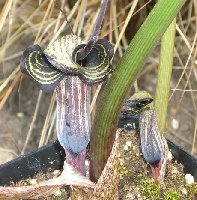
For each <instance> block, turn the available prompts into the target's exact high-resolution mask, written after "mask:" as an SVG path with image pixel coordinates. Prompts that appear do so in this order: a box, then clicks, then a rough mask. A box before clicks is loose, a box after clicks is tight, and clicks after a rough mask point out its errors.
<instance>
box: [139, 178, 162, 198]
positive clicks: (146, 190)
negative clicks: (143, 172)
mask: <svg viewBox="0 0 197 200" xmlns="http://www.w3.org/2000/svg"><path fill="white" fill-rule="evenodd" d="M140 190H141V193H142V195H143V196H144V197H146V198H147V199H152V200H159V199H160V197H161V191H160V188H159V186H158V184H157V182H155V181H154V180H152V179H149V178H148V179H146V180H144V181H142V183H141V186H140Z"/></svg>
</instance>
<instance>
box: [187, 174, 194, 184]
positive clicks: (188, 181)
mask: <svg viewBox="0 0 197 200" xmlns="http://www.w3.org/2000/svg"><path fill="white" fill-rule="evenodd" d="M185 181H186V183H187V184H192V183H193V182H194V177H193V176H192V175H191V174H185Z"/></svg>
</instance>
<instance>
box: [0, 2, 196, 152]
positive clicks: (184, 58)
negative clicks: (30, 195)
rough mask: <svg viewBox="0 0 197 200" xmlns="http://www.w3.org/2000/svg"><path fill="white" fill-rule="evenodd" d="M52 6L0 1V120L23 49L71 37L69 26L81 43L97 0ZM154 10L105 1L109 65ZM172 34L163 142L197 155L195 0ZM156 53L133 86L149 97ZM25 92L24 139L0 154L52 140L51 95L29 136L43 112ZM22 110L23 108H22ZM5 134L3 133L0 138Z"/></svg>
mask: <svg viewBox="0 0 197 200" xmlns="http://www.w3.org/2000/svg"><path fill="white" fill-rule="evenodd" d="M54 2H55V1H54V0H37V1H30V0H25V1H22V0H15V1H12V0H8V1H6V0H4V1H1V2H0V8H2V9H1V10H0V32H1V34H0V41H1V46H0V110H1V111H0V115H1V116H0V120H3V118H4V112H9V107H8V106H7V105H10V103H9V102H10V99H12V98H11V97H12V96H13V98H17V97H15V94H14V93H15V92H14V91H17V93H20V88H21V86H23V87H24V80H25V79H26V76H24V75H22V74H21V72H20V69H19V60H20V56H21V54H22V52H23V51H24V49H25V48H26V47H28V46H30V45H32V44H39V45H40V46H42V47H43V48H45V47H46V46H47V45H48V44H49V43H52V42H53V41H54V40H55V39H57V38H58V37H60V36H61V35H64V34H72V33H71V28H70V27H72V31H74V32H75V33H76V34H77V35H82V37H85V38H86V37H87V36H88V35H89V34H90V30H91V27H92V25H93V24H94V20H95V15H96V13H97V9H98V7H99V5H100V1H98V0H89V1H87V0H78V1H76V4H73V2H74V0H67V1H65V0H59V1H56V2H55V3H54ZM115 2H116V3H115ZM153 5H154V1H153V0H152V1H151V0H150V1H146V0H134V1H132V2H131V1H128V0H124V1H121V0H117V1H111V2H110V5H109V7H108V11H107V14H106V16H105V19H104V23H103V27H102V30H101V34H100V36H101V37H104V36H105V37H107V38H108V39H109V40H110V42H112V43H113V44H114V45H115V50H116V55H115V59H114V63H116V62H117V60H118V59H119V58H120V57H121V56H122V54H123V53H124V50H125V49H126V48H127V46H128V43H129V41H130V39H131V38H132V37H133V35H134V34H135V32H136V31H137V29H138V28H139V26H140V24H141V23H142V22H143V21H144V19H145V17H146V16H147V14H148V13H149V11H150V10H151V8H152V6H153ZM60 8H61V9H62V10H64V11H65V13H66V16H67V18H68V20H69V21H70V25H68V23H67V20H65V15H64V14H63V13H62V12H61V11H60ZM176 29H177V33H176V46H175V51H174V67H173V76H172V82H171V88H172V92H171V97H170V102H169V115H168V124H167V132H168V137H170V138H171V139H173V140H175V141H176V142H177V143H178V144H181V145H182V146H183V147H184V148H186V149H187V150H188V151H190V152H191V153H194V154H195V155H197V141H196V133H197V109H196V105H197V64H195V60H196V57H197V56H196V54H197V48H196V39H197V2H196V1H195V0H190V1H189V0H188V1H187V3H186V4H185V6H184V7H183V8H182V10H181V12H180V13H179V15H178V16H177V26H176ZM142 48H143V47H142ZM158 50H159V44H158V46H157V47H156V49H155V51H154V52H153V53H152V55H151V56H150V58H149V59H148V60H147V63H146V64H145V67H144V70H143V71H142V72H141V74H140V77H139V79H138V87H139V88H140V89H146V90H148V91H149V92H151V93H154V90H155V81H156V72H157V66H158V60H159V51H158ZM27 87H28V86H27ZM28 90H30V91H29V92H30V93H29V94H27V93H26V95H38V96H37V103H36V104H35V105H31V106H30V109H31V111H32V112H30V113H31V116H30V119H31V120H29V121H28V123H27V124H26V126H27V127H29V131H27V132H25V131H24V130H23V129H22V130H21V132H22V134H23V137H20V135H19V136H18V138H17V137H15V139H14V140H21V142H20V143H18V142H17V141H12V142H10V143H8V144H7V146H3V148H1V149H0V152H1V151H3V149H4V150H5V151H7V149H11V148H12V147H13V143H14V144H15V145H14V147H13V149H12V150H9V151H16V153H15V154H20V153H24V152H25V150H26V148H27V146H30V145H31V143H32V141H33V140H34V139H35V137H36V138H37V139H36V140H35V143H36V145H37V146H42V145H43V144H46V143H47V142H48V141H49V139H50V138H52V135H53V134H52V133H53V132H55V129H54V124H55V123H54V121H55V117H54V116H55V114H54V113H55V111H56V110H55V103H54V95H53V96H52V97H51V102H50V104H49V107H48V109H49V110H48V111H46V113H45V122H43V128H42V129H39V130H38V132H37V133H33V130H34V127H35V126H36V123H37V122H38V121H39V120H40V119H39V115H38V111H39V110H40V109H41V110H42V107H43V104H44V103H45V102H43V100H42V93H39V94H37V93H35V94H34V92H33V93H32V91H31V88H30V89H28V88H27V91H28ZM23 95H24V94H23ZM43 95H44V94H43ZM19 96H20V95H19ZM21 98H22V97H21ZM19 101H20V99H19ZM11 103H15V101H11ZM19 103H20V102H19ZM21 106H22V107H23V105H21ZM20 113H21V111H20V108H19V110H17V113H13V112H10V115H14V116H15V117H16V118H17V116H19V114H20ZM22 115H24V116H23V120H24V121H25V118H26V115H25V113H22ZM12 117H13V116H12ZM172 122H173V123H172ZM176 123H177V124H178V125H177V127H176ZM16 126H18V124H16ZM5 133H6V131H5V129H4V132H2V133H1V134H2V135H4V134H5ZM9 134H11V135H15V130H14V129H13V133H11V132H9ZM35 134H36V136H35ZM30 141H31V142H30ZM0 145H1V144H0ZM9 145H10V146H9ZM34 146H35V145H34ZM16 149H17V150H16ZM28 149H31V148H28Z"/></svg>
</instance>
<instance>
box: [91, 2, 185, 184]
mask: <svg viewBox="0 0 197 200" xmlns="http://www.w3.org/2000/svg"><path fill="white" fill-rule="evenodd" d="M184 2H185V0H173V1H172V0H164V1H159V2H158V3H157V4H156V5H155V7H154V8H153V10H152V11H151V13H150V14H149V16H148V17H147V19H146V20H145V22H144V23H143V25H142V26H141V28H140V29H139V31H138V33H137V34H136V36H135V37H134V39H133V40H132V42H131V43H130V45H129V47H128V49H127V51H126V52H125V53H124V55H123V57H122V58H121V59H120V61H119V63H118V66H117V67H116V69H115V71H114V73H113V74H112V76H111V78H110V80H109V82H108V83H107V85H106V86H105V87H104V88H103V91H102V92H101V94H100V96H99V98H98V102H97V103H98V104H97V108H96V115H95V118H94V125H93V128H92V134H91V145H90V146H91V147H90V148H91V150H90V153H91V163H90V178H91V180H93V181H96V180H98V178H99V177H100V174H101V172H102V170H103V168H104V166H105V164H106V161H107V159H108V157H109V154H110V152H111V148H112V145H113V141H114V138H115V132H116V125H117V121H118V115H119V111H120V109H121V106H122V103H123V101H124V98H125V96H126V94H127V93H128V91H129V89H130V87H131V86H132V84H133V82H134V80H135V78H136V76H137V74H138V73H139V71H140V69H141V68H142V65H143V63H144V62H145V60H146V58H147V57H148V55H149V54H150V52H151V51H152V50H153V48H154V46H155V45H156V43H157V42H158V41H159V39H160V38H161V36H162V34H163V33H164V32H165V30H166V29H167V27H168V26H169V24H170V23H171V22H172V20H173V18H174V17H175V16H176V14H177V12H178V11H179V9H180V8H181V6H182V5H183V3H184Z"/></svg>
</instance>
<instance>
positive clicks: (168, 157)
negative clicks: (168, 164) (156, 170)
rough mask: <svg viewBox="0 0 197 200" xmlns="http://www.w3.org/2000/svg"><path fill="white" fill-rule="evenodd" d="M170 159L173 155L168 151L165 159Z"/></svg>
mask: <svg viewBox="0 0 197 200" xmlns="http://www.w3.org/2000/svg"><path fill="white" fill-rule="evenodd" d="M172 159H173V155H172V153H171V151H168V155H167V160H172Z"/></svg>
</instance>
